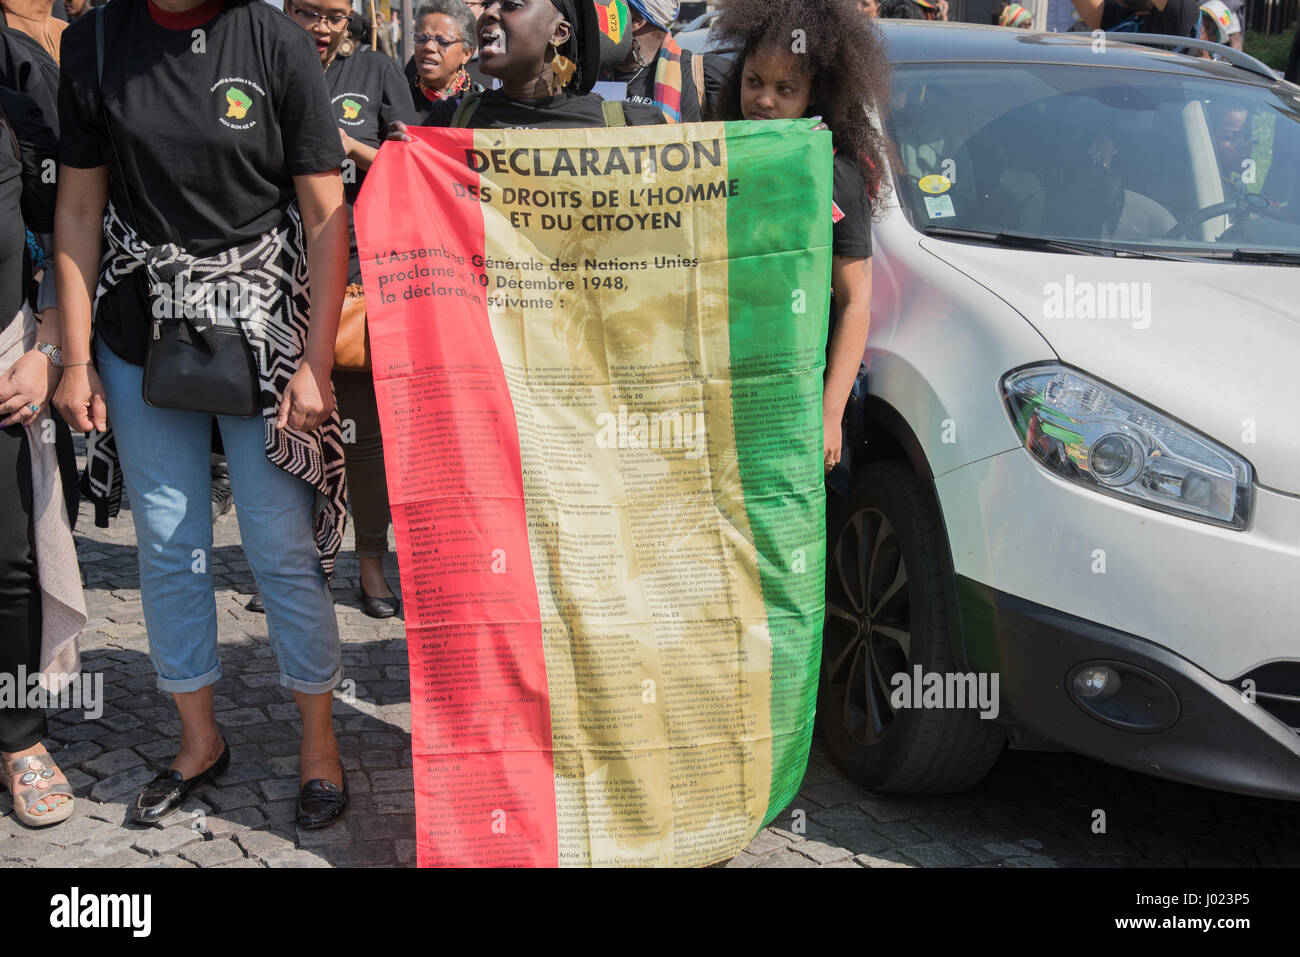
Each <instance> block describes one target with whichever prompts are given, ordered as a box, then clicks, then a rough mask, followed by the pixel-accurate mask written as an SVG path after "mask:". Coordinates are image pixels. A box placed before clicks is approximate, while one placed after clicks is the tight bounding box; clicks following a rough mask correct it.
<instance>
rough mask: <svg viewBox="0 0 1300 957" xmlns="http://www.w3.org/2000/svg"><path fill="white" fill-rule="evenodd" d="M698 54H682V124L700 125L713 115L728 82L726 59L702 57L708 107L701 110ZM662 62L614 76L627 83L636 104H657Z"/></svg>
mask: <svg viewBox="0 0 1300 957" xmlns="http://www.w3.org/2000/svg"><path fill="white" fill-rule="evenodd" d="M696 55H697V54H694V53H691V52H690V51H689V50H683V51H682V105H681V111H682V122H683V123H698V122H700V121H701V120H703V119H704V117H705V115H707V114H708V113H709V112H711V104H712V103H713V102H714V101H715V100H716V99H717V97H718V92H719V91H720V90H721V89H722V84H723V83H724V82H726V79H727V73H728V71H729V69H730V65H729V64H728V62H727V60H726V59H725V58H724V57H720V56H717V55H715V54H712V53H705V54H701V55H702V56H703V57H704V104H705V110H704V111H701V109H700V95H699V91H698V90H696V88H695V70H694V66H693V64H692V62H691V61H692V59H693V58H694V57H695V56H696ZM657 64H658V59H657V58H656V60H655V62H654V63H651V64H649V65H648V66H646V67H644V68H642V69H640V70H624V71H616V72H614V73H611V74H610V80H611V81H612V82H615V83H626V84H627V98H628V100H630V101H631V102H633V103H648V104H650V105H652V106H653V105H654V101H655V98H654V92H655V74H656V66H657Z"/></svg>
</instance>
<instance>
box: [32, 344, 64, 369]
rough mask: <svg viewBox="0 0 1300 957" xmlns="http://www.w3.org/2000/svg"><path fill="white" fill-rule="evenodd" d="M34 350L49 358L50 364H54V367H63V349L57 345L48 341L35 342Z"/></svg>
mask: <svg viewBox="0 0 1300 957" xmlns="http://www.w3.org/2000/svg"><path fill="white" fill-rule="evenodd" d="M36 351H37V352H39V353H40V354H41V355H43V356H45V358H47V359H49V360H50V365H52V366H54V368H56V369H62V368H63V350H62V349H60V348H59V347H58V346H52V345H50V344H49V343H48V342H37V343H36Z"/></svg>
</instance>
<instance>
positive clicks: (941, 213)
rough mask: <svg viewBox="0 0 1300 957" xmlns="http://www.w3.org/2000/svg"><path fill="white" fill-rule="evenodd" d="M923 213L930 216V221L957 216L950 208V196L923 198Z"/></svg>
mask: <svg viewBox="0 0 1300 957" xmlns="http://www.w3.org/2000/svg"><path fill="white" fill-rule="evenodd" d="M925 211H926V212H927V213H929V214H930V218H931V219H947V218H948V217H949V216H956V215H957V211H956V210H955V209H953V208H952V197H951V196H927V197H925Z"/></svg>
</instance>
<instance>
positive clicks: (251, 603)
mask: <svg viewBox="0 0 1300 957" xmlns="http://www.w3.org/2000/svg"><path fill="white" fill-rule="evenodd" d="M244 611H253V612H257V614H259V615H265V614H266V606H265V605H263V604H262V593H261V592H260V591H259V592H254V593H253V597H252V598H250V599H248V604H247V605H245V606H244Z"/></svg>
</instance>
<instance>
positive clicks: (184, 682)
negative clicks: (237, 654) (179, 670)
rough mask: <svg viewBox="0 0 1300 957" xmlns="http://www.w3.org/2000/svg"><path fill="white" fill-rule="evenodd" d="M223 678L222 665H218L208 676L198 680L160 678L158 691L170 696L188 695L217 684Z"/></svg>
mask: <svg viewBox="0 0 1300 957" xmlns="http://www.w3.org/2000/svg"><path fill="white" fill-rule="evenodd" d="M220 678H221V665H217V666H216V667H215V668H213V669H212V670H211V671H209V672H207V673H206V674H202V675H199V676H198V677H197V678H164V677H163V676H162V675H159V676H158V690H159V691H166V692H167V693H168V694H187V693H189V692H191V691H200V690H202V689H203V688H206V687H207V686H208V685H211V684H216V683H217V681H218V680H219V679H220Z"/></svg>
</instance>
